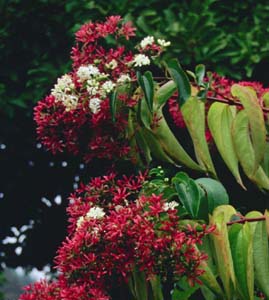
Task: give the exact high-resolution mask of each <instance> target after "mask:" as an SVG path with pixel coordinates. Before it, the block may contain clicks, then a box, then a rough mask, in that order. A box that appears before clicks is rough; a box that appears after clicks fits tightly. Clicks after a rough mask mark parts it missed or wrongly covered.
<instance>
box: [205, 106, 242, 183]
mask: <svg viewBox="0 0 269 300" xmlns="http://www.w3.org/2000/svg"><path fill="white" fill-rule="evenodd" d="M234 114H235V108H232V107H230V106H229V105H227V104H223V103H218V102H215V103H213V104H212V105H211V106H210V109H209V112H208V117H207V121H208V126H209V129H210V132H211V134H212V136H213V138H214V141H215V143H216V146H217V148H218V150H219V153H220V155H221V157H222V159H223V160H224V162H225V163H226V165H227V167H228V168H229V170H230V171H231V172H232V174H233V175H234V177H235V178H236V180H237V182H238V183H239V184H240V185H241V186H242V187H244V185H243V183H242V180H241V177H240V173H239V166H238V159H237V156H236V153H235V149H234V145H233V141H232V132H231V131H232V122H233V118H234Z"/></svg>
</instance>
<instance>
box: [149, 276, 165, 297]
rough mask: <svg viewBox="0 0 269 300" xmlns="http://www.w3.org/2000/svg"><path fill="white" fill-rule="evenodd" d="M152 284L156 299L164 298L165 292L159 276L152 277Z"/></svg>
mask: <svg viewBox="0 0 269 300" xmlns="http://www.w3.org/2000/svg"><path fill="white" fill-rule="evenodd" d="M150 284H151V288H152V293H153V299H154V300H164V299H163V293H162V284H161V280H160V277H159V276H154V277H153V278H152V279H150Z"/></svg>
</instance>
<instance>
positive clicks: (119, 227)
mask: <svg viewBox="0 0 269 300" xmlns="http://www.w3.org/2000/svg"><path fill="white" fill-rule="evenodd" d="M144 180H145V176H144V175H142V174H140V175H139V176H137V177H130V178H127V177H123V178H122V179H116V177H115V174H110V175H108V176H104V177H98V178H94V179H92V180H91V181H90V183H89V184H88V185H85V186H81V187H80V188H79V189H78V190H77V191H76V192H75V193H74V194H73V195H71V197H70V205H69V207H68V213H69V216H70V219H69V221H70V227H69V236H68V237H67V238H66V240H65V242H64V243H63V244H62V246H61V247H60V249H59V250H58V255H57V257H56V264H57V269H58V271H59V272H60V274H61V275H60V276H59V279H58V281H56V282H54V283H52V284H50V285H49V284H47V283H45V282H41V283H37V284H36V285H35V286H33V287H28V290H27V292H26V294H24V295H23V296H21V300H30V299H36V300H52V299H53V300H58V299H65V300H73V299H78V300H84V299H85V300H86V299H99V300H104V299H109V289H110V288H111V287H112V286H113V285H115V284H117V283H119V282H124V281H128V278H129V276H130V274H131V272H132V271H133V270H134V268H135V267H136V268H138V269H139V270H140V271H141V272H144V273H145V274H146V277H147V278H148V279H150V278H151V277H152V276H154V275H156V274H158V275H160V276H161V278H162V280H164V281H165V280H166V279H167V278H169V279H171V276H172V280H176V279H177V278H178V277H181V276H186V277H187V278H188V280H189V282H191V283H192V282H199V279H198V277H199V275H201V274H202V273H203V270H202V269H201V268H200V266H201V262H202V261H203V260H205V259H206V256H205V255H204V254H201V253H200V252H198V251H197V248H196V244H197V243H201V240H202V237H203V236H204V235H205V234H208V233H209V232H211V231H212V230H213V228H209V229H208V228H206V226H205V225H204V226H200V228H199V230H198V228H197V229H196V228H193V227H191V226H183V225H181V224H180V220H179V218H178V216H177V209H175V207H174V206H173V205H170V206H169V205H167V204H169V203H167V201H166V200H165V199H163V197H162V196H161V195H158V196H157V195H154V194H152V195H150V196H144V195H139V194H138V193H139V191H140V190H141V187H142V185H143V182H144ZM93 287H94V289H93ZM45 294H46V296H45ZM48 295H51V296H50V297H51V298H49V296H48ZM94 297H95V298H94Z"/></svg>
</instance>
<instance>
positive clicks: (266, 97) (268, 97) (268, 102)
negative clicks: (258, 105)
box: [262, 92, 269, 107]
mask: <svg viewBox="0 0 269 300" xmlns="http://www.w3.org/2000/svg"><path fill="white" fill-rule="evenodd" d="M262 99H263V103H264V106H265V107H269V92H266V93H264V94H263V96H262Z"/></svg>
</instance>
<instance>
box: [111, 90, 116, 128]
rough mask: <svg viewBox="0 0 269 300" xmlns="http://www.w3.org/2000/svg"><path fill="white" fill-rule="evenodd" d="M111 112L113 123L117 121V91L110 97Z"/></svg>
mask: <svg viewBox="0 0 269 300" xmlns="http://www.w3.org/2000/svg"><path fill="white" fill-rule="evenodd" d="M109 97H110V98H109V100H110V112H111V116H112V121H113V122H115V121H116V106H117V90H114V91H113V92H112V93H111V94H110V96H109Z"/></svg>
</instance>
